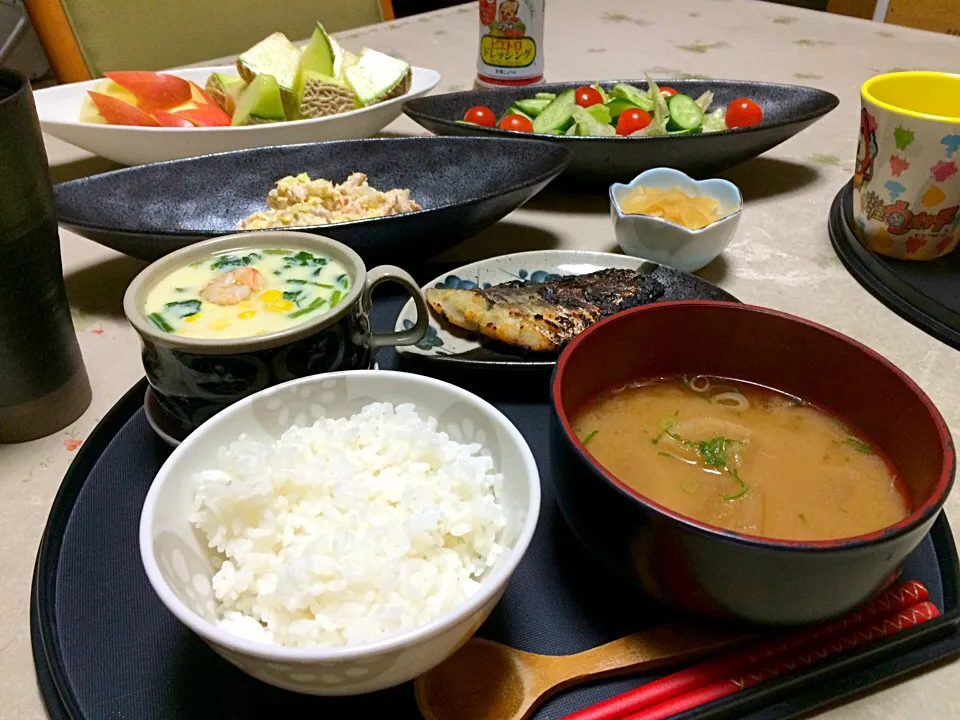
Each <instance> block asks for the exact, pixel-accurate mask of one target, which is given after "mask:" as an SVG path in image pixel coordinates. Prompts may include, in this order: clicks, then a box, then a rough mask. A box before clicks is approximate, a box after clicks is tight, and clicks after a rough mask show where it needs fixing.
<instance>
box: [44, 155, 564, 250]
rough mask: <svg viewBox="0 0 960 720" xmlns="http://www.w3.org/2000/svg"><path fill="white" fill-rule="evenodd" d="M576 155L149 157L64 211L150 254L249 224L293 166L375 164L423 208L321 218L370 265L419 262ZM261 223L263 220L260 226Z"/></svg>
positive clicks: (87, 182)
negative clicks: (380, 214) (349, 219)
mask: <svg viewBox="0 0 960 720" xmlns="http://www.w3.org/2000/svg"><path fill="white" fill-rule="evenodd" d="M569 162H570V152H569V151H568V150H566V149H565V148H562V147H560V146H559V145H555V144H552V143H545V142H539V143H531V142H529V141H526V140H516V139H514V138H442V137H408V138H372V139H368V140H343V141H340V142H328V143H311V144H307V145H293V146H284V147H267V148H256V149H252V150H237V151H235V152H229V153H220V154H218V155H206V156H203V157H197V158H187V159H183V160H174V161H170V162H165V163H155V164H151V165H141V166H140V167H132V168H124V169H122V170H114V171H113V172H108V173H103V174H100V175H93V176H91V177H87V178H81V179H79V180H71V181H69V182H65V183H60V184H58V185H56V186H54V199H55V201H56V209H57V219H58V221H59V222H60V224H61V225H62V226H63V227H65V228H67V229H68V230H72V231H73V232H75V233H77V234H78V235H82V236H83V237H85V238H88V239H90V240H93V241H95V242H98V243H101V244H102V245H106V246H107V247H111V248H113V249H114V250H119V251H120V252H122V253H126V254H127V255H132V256H133V257H136V258H140V259H141V260H155V259H157V258H159V257H162V256H163V255H166V254H167V253H169V252H172V251H173V250H177V249H179V248H182V247H185V246H187V245H190V244H192V243H195V242H197V241H199V240H202V239H205V238H209V237H214V236H216V235H227V234H230V233H235V232H239V230H238V225H239V223H240V221H241V220H242V219H243V218H245V217H247V216H248V215H250V214H251V213H253V212H255V211H257V210H262V209H266V207H267V192H268V191H269V190H270V189H271V188H272V187H273V184H274V182H275V181H276V180H278V179H280V178H282V177H284V176H285V175H296V174H298V173H304V172H305V173H308V174H309V175H310V177H311V178H314V179H316V178H327V179H328V180H331V181H333V182H338V183H339V182H343V181H344V180H345V179H346V177H347V176H348V175H349V174H350V173H353V172H358V171H359V172H363V173H366V175H367V179H368V182H369V183H370V185H371V186H373V187H375V188H377V189H378V190H389V189H391V188H409V189H410V195H411V197H412V198H413V200H415V201H416V202H418V203H419V204H420V205H421V207H423V210H420V211H418V212H411V213H406V214H403V215H388V216H386V217H377V218H368V219H364V220H354V221H352V222H343V223H336V224H332V225H320V226H312V227H286V228H284V229H285V230H300V231H303V232H310V233H314V234H319V235H326V236H327V237H331V238H333V239H334V240H339V241H340V242H342V243H345V244H346V245H349V246H350V247H351V248H353V249H354V250H356V251H357V252H358V253H359V254H360V255H361V257H363V259H364V260H365V261H366V262H367V263H368V264H369V263H373V262H392V263H394V264H398V265H402V266H404V267H408V266H409V265H410V263H411V262H414V261H417V260H422V259H425V258H428V257H431V256H432V255H435V254H437V253H439V252H442V251H443V250H446V249H448V248H451V247H453V246H454V245H456V244H457V243H459V242H460V241H462V240H465V239H466V238H468V237H470V236H472V235H474V234H476V233H478V232H480V231H481V230H483V229H484V228H486V227H488V226H490V225H492V224H493V223H495V222H496V221H497V220H499V219H500V218H502V217H504V216H505V215H507V214H508V213H510V212H512V211H513V210H515V209H517V208H518V207H520V206H521V205H522V204H523V203H525V202H526V201H527V200H529V199H530V198H531V197H533V196H534V195H536V194H537V193H538V192H539V191H540V190H541V189H542V188H543V187H544V186H545V185H546V184H547V183H548V182H550V180H552V179H553V178H554V177H556V176H557V174H558V173H560V172H561V171H562V170H563V169H564V168H565V167H566V166H567V164H568V163H569ZM253 232H256V231H253Z"/></svg>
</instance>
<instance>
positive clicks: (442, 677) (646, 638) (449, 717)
mask: <svg viewBox="0 0 960 720" xmlns="http://www.w3.org/2000/svg"><path fill="white" fill-rule="evenodd" d="M748 639H750V636H748V635H745V634H735V633H734V632H733V631H725V630H722V629H719V628H712V627H703V626H697V625H693V624H688V623H683V624H680V623H675V624H670V625H660V626H658V627H653V628H649V629H647V630H642V631H640V632H638V633H634V634H633V635H628V636H627V637H624V638H621V639H619V640H614V641H613V642H610V643H607V644H606V645H601V646H600V647H596V648H593V649H592V650H585V651H584V652H580V653H576V654H574V655H537V654H536V653H528V652H523V651H522V650H515V649H514V648H512V647H508V646H507V645H502V644H500V643H496V642H492V641H490V640H483V639H480V638H473V639H471V640H468V641H467V643H466V644H465V645H464V646H463V647H461V648H460V649H459V650H457V652H456V653H454V654H453V655H451V656H450V657H449V658H448V659H447V660H445V661H444V662H443V663H441V664H440V665H439V666H438V667H436V668H434V669H433V670H431V671H430V672H428V673H426V674H424V675H422V676H420V677H419V678H417V680H416V683H415V684H414V689H415V692H416V696H417V705H418V706H419V707H420V712H422V713H423V716H424V717H425V718H426V720H524V718H528V717H530V714H531V713H532V712H533V710H534V709H536V707H537V706H538V705H539V704H540V703H541V702H543V701H544V700H546V699H547V698H548V697H550V696H551V695H552V694H554V693H555V692H557V691H559V690H562V689H564V688H569V687H571V686H573V685H577V684H579V683H583V682H586V681H588V680H596V679H599V678H602V677H609V676H612V675H622V674H626V673H630V672H636V671H638V670H647V669H653V668H658V667H663V666H664V665H668V664H671V663H677V664H679V663H681V662H684V661H686V660H691V659H693V658H696V657H700V656H702V655H706V654H708V653H711V652H715V651H718V650H722V649H724V648H728V647H730V646H732V645H735V644H737V643H741V642H743V641H745V640H748Z"/></svg>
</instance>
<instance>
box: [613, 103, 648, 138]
mask: <svg viewBox="0 0 960 720" xmlns="http://www.w3.org/2000/svg"><path fill="white" fill-rule="evenodd" d="M650 120H651V118H650V113H648V112H647V111H646V110H641V109H640V108H630V109H629V110H624V111H623V112H622V113H620V117H619V119H618V120H617V135H629V134H630V133H635V132H636V131H637V130H643V129H644V128H645V127H646V126H647V125H649V124H650Z"/></svg>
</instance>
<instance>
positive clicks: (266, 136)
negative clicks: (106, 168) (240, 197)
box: [34, 65, 440, 165]
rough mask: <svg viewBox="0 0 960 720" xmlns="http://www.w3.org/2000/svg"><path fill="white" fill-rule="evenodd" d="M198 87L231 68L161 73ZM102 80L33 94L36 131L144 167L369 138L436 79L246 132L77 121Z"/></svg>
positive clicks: (425, 77)
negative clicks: (365, 103) (354, 106)
mask: <svg viewBox="0 0 960 720" xmlns="http://www.w3.org/2000/svg"><path fill="white" fill-rule="evenodd" d="M165 72H168V73H169V74H171V75H176V76H178V77H182V78H184V79H185V80H191V81H193V82H195V83H197V84H198V85H199V86H200V87H203V86H204V84H205V83H206V80H207V78H208V77H209V76H210V74H211V73H214V72H221V73H229V74H235V73H236V68H235V67H234V66H233V65H222V66H217V67H204V68H191V69H186V70H169V71H165ZM100 82H101V80H89V81H87V82H81V83H71V84H68V85H58V86H56V87H51V88H45V89H43V90H38V91H36V92H35V93H34V100H35V102H36V105H37V115H38V116H39V118H40V125H41V127H42V128H43V131H44V132H45V133H47V134H48V135H52V136H53V137H55V138H59V139H60V140H63V141H65V142H68V143H70V144H72V145H76V146H77V147H80V148H83V149H84V150H87V151H88V152H91V153H94V154H95V155H99V156H101V157H104V158H107V159H108V160H113V161H114V162H118V163H120V164H122V165H143V164H146V163H152V162H160V161H163V160H176V159H178V158H185V157H193V156H196V155H208V154H210V153H219V152H226V151H229V150H242V149H245V148H256V147H266V146H268V145H297V144H300V143H308V142H321V141H326V140H350V139H355V138H366V137H370V136H372V135H374V134H376V133H377V132H379V131H380V130H382V129H383V128H384V127H386V126H387V125H389V124H390V123H391V122H393V121H394V120H395V119H396V118H397V117H399V115H400V111H401V107H402V105H403V103H404V101H406V100H410V99H413V98H417V97H420V96H421V95H424V94H425V93H428V92H430V90H432V89H433V88H434V87H435V86H436V84H437V83H438V82H440V73H438V72H436V71H435V70H428V69H427V68H421V67H414V68H413V78H412V81H411V85H410V90H409V91H408V92H407V93H406V94H404V95H401V96H400V97H396V98H393V99H391V100H386V101H384V102H381V103H377V104H376V105H371V106H369V107H364V108H360V109H359V110H353V111H351V112H346V113H340V114H339V115H330V116H328V117H321V118H312V119H310V120H290V121H287V122H278V123H265V124H262V125H248V126H245V127H194V128H179V127H175V128H170V127H134V126H128V125H104V124H100V123H87V122H80V121H79V120H78V118H79V115H80V108H81V104H82V102H83V99H84V97H85V96H86V93H87V91H88V90H93V89H94V88H95V87H96V86H97V85H98V84H99V83H100Z"/></svg>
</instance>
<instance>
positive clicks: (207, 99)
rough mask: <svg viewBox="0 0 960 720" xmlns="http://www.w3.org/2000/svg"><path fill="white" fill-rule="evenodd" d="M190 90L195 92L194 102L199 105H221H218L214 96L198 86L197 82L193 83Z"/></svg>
mask: <svg viewBox="0 0 960 720" xmlns="http://www.w3.org/2000/svg"><path fill="white" fill-rule="evenodd" d="M190 90H191V92H193V101H194V102H195V103H196V104H197V105H203V104H204V103H206V104H207V105H217V106H219V105H220V103H218V102H217V101H216V99H214V97H213V95H211V94H210V93H208V92H207V91H206V90H204V89H203V88H202V87H200V86H199V85H197V84H196V83H195V82H192V81H191V83H190Z"/></svg>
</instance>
